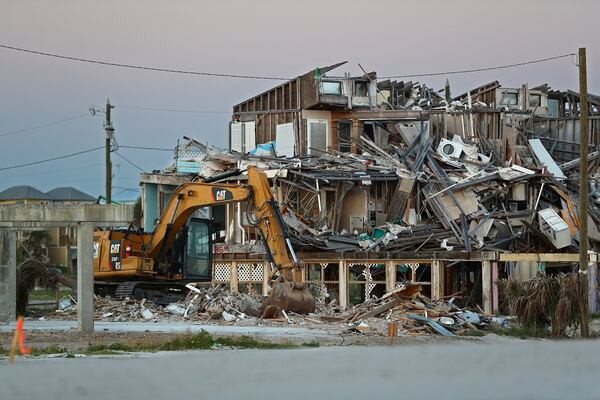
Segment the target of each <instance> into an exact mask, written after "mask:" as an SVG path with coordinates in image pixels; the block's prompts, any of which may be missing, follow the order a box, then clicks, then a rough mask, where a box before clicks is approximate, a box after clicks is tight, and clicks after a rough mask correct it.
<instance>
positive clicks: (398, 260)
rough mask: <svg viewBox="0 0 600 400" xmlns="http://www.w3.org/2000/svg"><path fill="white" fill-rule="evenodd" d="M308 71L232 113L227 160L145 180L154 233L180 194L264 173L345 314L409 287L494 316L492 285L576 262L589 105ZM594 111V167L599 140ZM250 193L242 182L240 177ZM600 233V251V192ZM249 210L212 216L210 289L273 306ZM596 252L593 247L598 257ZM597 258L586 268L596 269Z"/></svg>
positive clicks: (490, 89) (298, 242)
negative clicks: (199, 180) (249, 295)
mask: <svg viewBox="0 0 600 400" xmlns="http://www.w3.org/2000/svg"><path fill="white" fill-rule="evenodd" d="M342 64H343V63H340V64H336V65H333V66H330V67H325V68H319V69H316V70H314V71H310V72H308V73H306V74H304V75H302V76H299V77H298V78H295V79H293V80H290V81H288V82H286V83H284V84H282V85H279V86H277V87H275V88H273V89H270V90H268V91H266V92H263V93H261V94H259V95H257V96H255V97H253V98H250V99H248V100H246V101H243V102H241V103H239V104H237V105H235V106H234V107H233V113H232V121H231V124H230V130H229V149H228V150H222V149H217V148H215V147H212V146H210V145H205V144H202V143H199V142H197V141H195V140H193V139H188V140H187V141H186V143H184V144H182V145H180V146H178V148H177V152H176V157H175V162H174V164H173V165H172V166H170V167H169V168H167V169H166V170H165V171H162V172H160V173H153V174H142V189H143V203H144V218H145V219H144V225H145V229H146V230H149V229H150V230H151V228H152V226H153V223H154V220H155V219H156V218H158V216H159V215H160V213H161V211H162V208H161V207H162V205H163V204H166V200H168V197H169V195H170V193H171V192H172V191H173V189H174V188H175V187H176V186H178V185H179V184H181V183H184V182H187V181H189V180H190V179H196V177H197V176H203V177H208V176H213V175H215V174H217V173H219V172H223V171H227V170H231V169H235V168H240V169H242V170H243V169H244V166H245V165H248V164H254V165H259V166H260V167H262V168H263V169H265V170H266V171H267V174H268V176H269V177H270V179H271V184H272V189H273V193H274V194H275V197H276V198H277V200H278V202H279V204H280V206H281V211H282V215H283V218H284V221H285V222H286V224H287V226H288V227H289V230H290V233H291V234H292V239H293V242H294V246H295V247H296V249H297V250H299V255H300V257H301V259H302V260H303V261H304V263H305V267H304V277H305V280H306V281H307V282H309V284H310V285H311V287H312V289H313V291H314V292H315V293H316V294H317V296H318V297H319V298H320V299H321V300H322V301H325V299H329V300H336V302H337V303H338V304H339V305H340V306H341V307H346V306H349V305H351V304H357V303H361V302H363V301H365V300H366V299H369V298H370V297H371V296H373V295H374V296H378V297H381V296H382V295H384V294H385V293H386V292H390V291H393V290H394V289H395V288H396V287H397V285H399V284H402V283H412V284H420V285H421V286H422V287H423V292H424V293H425V294H426V295H428V296H431V297H432V298H433V299H440V298H443V297H446V296H451V295H457V296H464V298H465V301H472V302H474V303H479V304H481V305H482V306H483V308H484V309H485V311H486V312H492V311H493V310H496V309H497V307H498V295H497V293H498V292H497V287H496V285H495V282H496V281H497V280H498V279H499V278H500V277H506V276H509V275H512V276H518V277H521V278H523V279H527V278H529V277H531V276H533V275H534V274H535V273H536V271H537V270H540V269H544V268H546V267H548V268H554V269H555V270H569V271H570V270H571V267H572V265H574V264H575V263H576V262H577V261H578V254H577V251H578V229H579V217H578V215H579V214H578V210H577V204H578V176H579V171H578V166H579V163H578V158H577V157H578V150H577V149H578V148H579V141H578V140H579V111H578V110H579V101H578V95H577V93H575V92H570V91H569V92H559V91H552V90H550V88H549V87H548V86H547V85H544V86H539V87H535V88H531V89H529V88H528V86H527V85H523V86H522V87H521V88H517V89H510V88H503V87H502V86H501V85H500V84H499V82H492V83H490V84H486V85H483V86H481V87H479V88H476V89H473V90H471V91H469V92H467V93H465V94H463V95H460V96H457V97H454V98H450V95H449V90H446V93H444V95H442V94H440V93H441V92H439V91H435V90H432V89H430V88H428V87H427V86H426V85H424V84H420V83H418V82H396V81H390V80H386V81H382V82H377V76H376V74H375V73H367V74H365V75H363V76H359V77H351V76H349V75H345V76H343V77H334V76H329V75H328V74H329V73H330V72H331V71H333V70H334V69H335V68H337V67H339V66H340V65H342ZM594 98H596V97H594V96H593V97H592V101H591V102H590V123H589V127H590V132H589V138H590V143H589V146H590V156H589V159H590V160H594V161H595V162H592V163H590V171H588V173H591V174H593V173H595V171H596V160H597V159H598V155H599V153H598V152H597V149H598V144H599V134H600V122H599V120H600V116H599V115H598V114H599V108H598V104H597V103H594V100H593V99H594ZM229 179H230V180H233V181H236V182H243V181H244V179H245V177H244V175H243V174H242V175H240V176H237V177H234V178H229ZM590 182H591V186H592V190H590V193H592V199H591V207H590V215H589V217H588V219H589V221H590V223H589V227H590V228H589V237H590V241H591V242H592V244H594V243H595V242H598V241H600V233H599V232H598V230H597V228H596V227H597V224H598V222H600V210H599V209H598V207H597V200H596V197H595V196H597V193H596V191H595V190H594V189H596V187H597V183H596V182H597V181H596V180H595V179H593V175H592V179H591V180H590ZM249 211H251V210H247V209H246V205H245V204H230V205H223V206H215V207H212V208H211V209H206V210H201V211H199V212H198V213H197V214H196V215H195V216H194V217H193V218H196V219H197V220H198V221H199V220H202V219H210V220H211V221H212V222H211V226H212V232H213V242H214V243H213V248H214V254H212V253H210V252H209V254H203V255H200V256H199V255H198V254H195V255H194V256H199V257H200V258H201V257H205V258H206V259H205V260H203V262H205V264H206V268H205V272H206V274H205V275H206V278H207V279H211V280H212V282H213V283H224V284H228V285H229V286H230V289H231V290H232V291H234V292H236V291H243V292H257V293H263V294H266V292H267V290H268V277H269V276H270V267H269V265H268V263H267V262H266V260H265V257H264V251H263V249H262V245H261V243H260V240H259V237H258V235H257V232H256V228H255V227H254V225H253V223H252V217H251V215H249V214H251V212H250V213H249ZM591 248H595V247H594V246H592V247H591ZM594 257H595V254H593V255H592V256H591V257H590V260H591V262H595V258H594Z"/></svg>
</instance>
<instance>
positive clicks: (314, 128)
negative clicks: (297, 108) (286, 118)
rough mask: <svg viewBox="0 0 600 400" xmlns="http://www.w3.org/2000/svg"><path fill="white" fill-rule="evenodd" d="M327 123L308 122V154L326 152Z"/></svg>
mask: <svg viewBox="0 0 600 400" xmlns="http://www.w3.org/2000/svg"><path fill="white" fill-rule="evenodd" d="M327 131H328V129H327V121H320V120H308V149H307V150H308V151H307V153H308V154H317V155H318V154H319V150H323V151H325V150H327V145H328V144H329V138H328V135H327Z"/></svg>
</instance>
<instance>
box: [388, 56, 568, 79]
mask: <svg viewBox="0 0 600 400" xmlns="http://www.w3.org/2000/svg"><path fill="white" fill-rule="evenodd" d="M574 55H575V53H569V54H563V55H560V56H554V57H546V58H540V59H539V60H532V61H523V62H519V63H515V64H507V65H499V66H496V67H484V68H473V69H463V70H457V71H446V72H432V73H426V74H410V75H392V76H382V77H378V79H397V78H420V77H426V76H444V75H458V74H469V73H473V72H483V71H493V70H497V69H506V68H513V67H520V66H523V65H530V64H537V63H542V62H546V61H552V60H558V59H559V58H565V57H573V56H574Z"/></svg>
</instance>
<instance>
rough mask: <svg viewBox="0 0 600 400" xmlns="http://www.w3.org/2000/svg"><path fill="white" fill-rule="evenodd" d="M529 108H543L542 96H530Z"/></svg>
mask: <svg viewBox="0 0 600 400" xmlns="http://www.w3.org/2000/svg"><path fill="white" fill-rule="evenodd" d="M529 106H530V107H541V106H542V95H541V94H530V95H529Z"/></svg>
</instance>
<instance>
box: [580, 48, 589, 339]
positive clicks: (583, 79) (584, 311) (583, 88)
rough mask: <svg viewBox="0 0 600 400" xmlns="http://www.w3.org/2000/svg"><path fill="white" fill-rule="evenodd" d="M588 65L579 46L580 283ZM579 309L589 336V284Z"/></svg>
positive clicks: (584, 255) (584, 262)
mask: <svg viewBox="0 0 600 400" xmlns="http://www.w3.org/2000/svg"><path fill="white" fill-rule="evenodd" d="M587 97H588V96H587V65H586V59H585V47H580V48H579V127H580V129H579V153H580V154H579V156H580V157H581V158H580V160H581V165H580V167H579V278H580V279H579V284H580V285H581V283H582V281H583V282H585V281H586V280H585V279H583V278H585V277H586V274H587V266H588V100H587ZM580 291H581V292H582V296H581V298H580V300H579V301H580V306H579V311H580V313H581V336H583V337H589V336H590V331H589V324H588V317H589V316H588V309H589V304H588V291H589V289H588V285H585V289H584V290H581V287H580Z"/></svg>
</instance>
